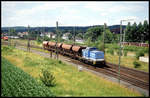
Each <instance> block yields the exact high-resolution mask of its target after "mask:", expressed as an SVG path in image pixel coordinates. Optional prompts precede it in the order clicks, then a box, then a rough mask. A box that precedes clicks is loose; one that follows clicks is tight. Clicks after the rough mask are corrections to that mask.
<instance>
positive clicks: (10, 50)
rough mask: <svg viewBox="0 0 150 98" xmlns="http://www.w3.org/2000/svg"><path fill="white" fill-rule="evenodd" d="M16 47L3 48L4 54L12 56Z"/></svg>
mask: <svg viewBox="0 0 150 98" xmlns="http://www.w3.org/2000/svg"><path fill="white" fill-rule="evenodd" d="M13 49H14V47H12V46H4V47H2V52H3V53H4V54H6V55H9V54H12V53H13Z"/></svg>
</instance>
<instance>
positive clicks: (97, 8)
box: [2, 1, 148, 26]
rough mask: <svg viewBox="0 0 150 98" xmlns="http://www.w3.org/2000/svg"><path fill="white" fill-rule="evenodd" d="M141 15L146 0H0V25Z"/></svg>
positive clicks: (144, 12)
mask: <svg viewBox="0 0 150 98" xmlns="http://www.w3.org/2000/svg"><path fill="white" fill-rule="evenodd" d="M146 15H147V16H146ZM142 17H145V18H147V17H148V3H147V2H146V3H141V2H131V3H130V2H104V1H103V2H98V1H95V2H87V1H86V2H76V1H71V2H68V1H63V2H54V1H53V2H47V1H46V2H42V1H38V2H29V1H22V2H17V1H16V2H2V26H8V25H9V26H15V25H22V26H27V25H28V24H30V25H31V26H56V21H59V23H60V25H68V26H69V25H80V26H81V25H97V24H104V22H105V23H107V24H109V25H111V24H117V23H120V20H121V19H124V18H136V21H139V20H143V19H144V18H142Z"/></svg>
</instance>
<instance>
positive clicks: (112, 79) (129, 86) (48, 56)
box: [16, 46, 149, 96]
mask: <svg viewBox="0 0 150 98" xmlns="http://www.w3.org/2000/svg"><path fill="white" fill-rule="evenodd" d="M16 48H17V49H21V50H24V51H27V48H23V47H19V46H17V47H16ZM30 52H33V53H36V54H39V55H41V56H44V57H47V58H50V54H49V53H44V52H41V51H38V50H33V49H30ZM55 57H56V56H55V54H54V53H53V55H52V58H55ZM59 59H60V60H61V61H63V62H65V63H68V64H71V65H73V66H75V67H78V68H82V70H86V71H89V72H92V73H94V74H96V75H97V76H100V77H103V78H105V79H107V80H110V81H112V82H116V83H118V79H117V78H114V77H110V76H107V75H105V74H103V73H99V72H95V71H93V70H90V69H87V68H85V67H84V66H82V65H79V64H74V63H72V62H71V60H70V58H68V57H64V56H61V55H59ZM120 84H121V85H124V86H125V87H127V88H132V89H134V90H137V91H139V92H140V93H142V94H144V95H145V96H149V91H147V90H145V89H142V88H139V87H136V86H134V85H132V84H129V83H127V82H124V81H122V80H120Z"/></svg>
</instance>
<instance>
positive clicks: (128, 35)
mask: <svg viewBox="0 0 150 98" xmlns="http://www.w3.org/2000/svg"><path fill="white" fill-rule="evenodd" d="M131 28H132V27H131V25H130V22H128V25H127V27H126V29H125V41H127V42H131V41H132V31H131Z"/></svg>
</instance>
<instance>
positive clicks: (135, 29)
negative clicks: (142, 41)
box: [131, 22, 138, 42]
mask: <svg viewBox="0 0 150 98" xmlns="http://www.w3.org/2000/svg"><path fill="white" fill-rule="evenodd" d="M131 35H132V38H131V40H132V41H133V42H137V41H138V39H137V24H136V22H134V24H133V25H132V28H131Z"/></svg>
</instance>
